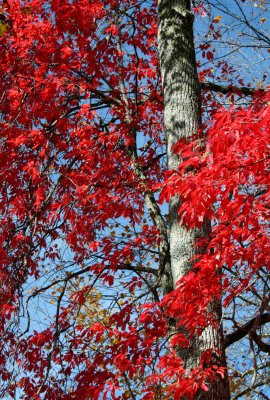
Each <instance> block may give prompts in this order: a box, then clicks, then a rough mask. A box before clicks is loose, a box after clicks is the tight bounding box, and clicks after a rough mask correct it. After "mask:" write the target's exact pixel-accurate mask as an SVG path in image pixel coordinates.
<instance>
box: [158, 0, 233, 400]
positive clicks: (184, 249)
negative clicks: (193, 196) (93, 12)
mask: <svg viewBox="0 0 270 400" xmlns="http://www.w3.org/2000/svg"><path fill="white" fill-rule="evenodd" d="M158 6H159V37H158V41H159V55H160V67H161V74H162V80H163V89H164V101H165V128H166V135H167V158H168V168H169V169H177V167H178V165H179V156H178V155H176V154H174V152H173V151H172V147H173V145H174V144H175V143H176V142H177V141H179V139H181V138H184V137H189V136H191V135H193V134H195V133H196V132H197V131H198V128H199V126H200V120H201V107H200V105H201V97H200V85H199V81H198V76H197V70H196V60H195V51H194V39H193V14H192V12H191V11H190V1H186V0H159V5H158ZM178 208H179V199H178V198H177V197H175V198H173V199H172V200H171V202H170V205H169V221H170V261H171V270H172V276H173V283H174V287H175V285H176V282H177V281H178V280H179V278H181V277H182V276H183V275H184V274H185V273H187V272H188V271H189V269H190V268H191V265H190V261H189V260H190V258H191V257H192V256H193V255H194V253H195V248H194V242H195V241H196V237H197V235H198V234H200V235H201V234H202V233H203V234H207V233H209V229H210V225H209V223H206V224H205V228H204V232H198V231H196V230H189V231H187V230H186V229H185V227H183V226H180V225H179V218H178ZM220 311H221V310H220V305H219V304H215V305H212V308H211V312H213V313H215V314H216V315H217V316H218V317H220V315H221V312H220ZM183 329H184V327H183ZM213 348H214V349H217V350H218V351H220V353H221V356H220V358H219V360H216V361H215V362H216V363H219V364H221V365H224V363H225V352H224V339H223V333H222V328H219V329H214V328H213V327H210V326H209V327H207V328H206V329H205V331H204V332H203V334H202V335H201V336H200V337H197V338H195V339H194V341H193V343H192V345H191V347H190V348H189V349H187V350H185V351H182V352H181V354H180V356H181V358H183V360H184V362H185V365H186V368H187V370H190V369H192V368H194V367H196V366H197V365H198V363H199V360H200V356H201V354H202V353H203V352H204V351H205V350H207V349H213ZM209 385H210V386H209V388H210V390H209V391H208V392H203V393H199V394H198V396H197V399H207V400H210V399H211V400H214V399H215V400H219V399H220V400H227V399H229V398H230V393H229V384H228V379H227V378H226V379H223V380H220V381H217V382H214V383H209Z"/></svg>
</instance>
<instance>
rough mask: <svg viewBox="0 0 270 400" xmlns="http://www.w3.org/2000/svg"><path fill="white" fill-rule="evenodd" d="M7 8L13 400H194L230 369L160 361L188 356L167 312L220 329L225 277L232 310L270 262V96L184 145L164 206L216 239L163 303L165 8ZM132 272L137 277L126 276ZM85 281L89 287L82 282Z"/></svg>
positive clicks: (7, 245) (7, 247)
mask: <svg viewBox="0 0 270 400" xmlns="http://www.w3.org/2000/svg"><path fill="white" fill-rule="evenodd" d="M4 3H5V4H4V7H3V9H2V11H1V15H2V20H1V21H2V22H1V24H2V25H3V27H4V33H3V35H1V38H0V39H1V44H0V51H1V64H0V78H1V79H0V94H1V101H0V116H1V121H0V129H1V139H0V219H1V227H0V243H1V247H0V253H1V261H0V283H1V285H0V306H1V312H0V332H1V338H2V341H1V357H0V374H1V378H2V382H4V383H3V385H2V386H1V394H2V397H3V396H5V395H9V396H11V397H12V398H16V395H17V394H16V390H19V391H20V393H23V396H25V397H24V398H27V399H36V400H38V399H41V398H42V399H50V400H54V399H57V400H59V399H87V398H91V399H99V398H102V397H101V396H103V398H104V399H105V398H110V399H120V398H122V399H126V398H128V394H126V391H127V390H130V391H132V390H136V385H134V388H133V387H132V388H130V387H129V385H130V384H129V382H133V381H134V382H139V385H140V386H139V389H138V390H141V393H140V394H139V395H140V396H141V395H142V396H144V397H143V398H144V399H153V398H154V396H155V394H156V393H157V392H158V393H163V394H164V396H167V397H169V396H172V395H174V398H175V399H180V398H181V396H183V395H184V394H185V395H186V397H187V399H192V398H193V396H194V394H195V393H196V391H197V390H198V389H203V390H207V389H208V388H207V382H208V381H209V380H211V379H215V378H216V377H217V376H219V377H223V374H224V368H222V367H219V366H214V367H215V368H214V367H212V368H208V367H205V365H204V364H205V363H204V362H203V361H202V362H201V364H200V365H199V366H198V367H197V368H195V369H194V370H192V371H191V372H190V374H189V375H187V373H186V371H185V369H184V367H183V364H182V361H181V360H180V359H179V358H178V357H177V356H176V354H175V353H174V352H171V353H169V354H165V353H166V351H167V350H168V347H170V346H171V347H173V346H176V347H177V346H178V347H186V346H188V341H187V339H186V338H185V337H184V336H183V335H180V334H178V335H176V336H174V338H173V339H172V342H171V345H170V346H168V345H167V339H166V333H167V331H168V326H167V316H168V314H169V316H170V317H174V318H178V319H179V320H180V321H181V323H184V324H185V326H186V327H187V328H188V329H189V331H190V332H191V333H195V332H197V333H200V332H201V330H202V329H203V328H204V327H205V326H206V325H207V324H209V323H213V324H214V323H216V321H215V320H213V318H212V316H211V315H208V313H207V306H208V304H209V302H210V301H211V300H212V299H213V298H215V297H216V298H217V297H218V296H220V292H221V288H222V284H221V278H224V285H223V287H224V291H225V292H226V299H225V303H226V304H227V303H228V302H229V301H230V300H231V299H232V297H233V296H235V295H236V294H237V293H239V291H243V290H252V286H250V285H249V283H250V280H251V278H252V276H253V274H254V273H255V272H256V271H257V270H258V269H259V268H261V267H262V266H264V265H267V264H269V256H268V255H267V254H269V226H268V225H267V221H268V220H269V206H268V205H267V204H269V203H268V202H269V173H267V172H269V125H270V113H269V111H268V103H269V95H266V96H265V97H262V98H259V99H258V100H256V101H255V102H254V104H253V105H252V106H251V107H248V108H247V109H242V108H237V107H235V108H231V109H230V110H222V111H220V112H219V113H218V114H217V115H216V117H215V121H214V123H213V126H212V128H210V129H209V130H208V132H207V135H206V136H205V137H202V138H201V139H199V140H198V139H196V140H195V141H194V142H190V143H179V145H178V146H177V148H176V149H175V150H176V151H178V152H181V155H182V157H183V162H182V163H181V165H180V167H179V172H174V173H173V174H172V173H171V174H168V179H166V186H165V187H164V189H163V190H162V193H161V201H162V200H166V201H167V200H169V198H170V197H171V196H172V195H174V194H177V195H179V194H180V196H181V198H182V205H181V208H180V219H181V222H182V223H184V224H186V225H187V226H188V227H189V228H192V227H194V226H200V225H201V224H202V222H203V220H204V217H205V216H207V217H209V218H211V219H212V220H213V231H212V236H211V237H210V238H209V240H208V242H207V252H206V254H204V255H203V256H201V257H200V258H199V260H198V261H196V263H195V265H194V270H193V271H192V272H191V273H190V274H188V275H187V276H185V277H184V278H183V279H182V281H181V282H180V283H179V287H178V288H177V289H176V290H175V291H174V292H172V293H170V294H169V295H167V296H166V297H165V298H164V299H163V300H162V301H161V302H160V301H159V296H158V294H159V292H158V289H157V286H158V284H159V282H158V284H156V281H155V283H153V282H152V281H151V279H149V275H147V274H150V273H155V275H154V276H157V275H158V270H157V265H156V260H155V259H154V257H155V250H153V249H155V246H157V245H158V243H159V241H160V238H159V235H160V232H159V230H158V229H157V228H156V227H154V226H153V225H152V222H151V220H150V218H148V215H146V213H145V204H144V195H145V193H148V192H150V191H152V190H153V188H156V187H157V186H158V185H160V182H163V178H164V169H165V167H164V165H163V163H162V162H161V159H162V157H161V154H162V153H163V151H164V133H163V124H162V107H163V106H162V95H161V88H160V79H159V78H158V77H159V72H158V67H157V65H158V61H157V52H156V47H157V46H156V24H157V18H156V7H155V5H150V6H149V5H148V8H146V7H142V6H140V5H138V2H137V1H135V0H124V1H122V2H121V7H122V8H120V9H119V1H115V0H110V1H98V0H83V1H78V2H75V1H68V0H61V1H60V0H58V1H56V0H54V1H49V0H48V1H43V0H33V1H31V2H22V1H19V0H9V1H6V2H4ZM198 12H199V10H198ZM138 27H139V28H138ZM119 38H120V39H119ZM119 40H120V42H121V43H120V45H119ZM205 50H207V51H206V53H205V57H206V58H207V59H208V60H209V61H212V59H213V52H212V51H211V50H208V49H204V51H205ZM202 74H203V73H202ZM207 74H208V73H207V72H205V75H206V76H207ZM130 93H131V95H130ZM134 132H137V135H138V136H137V138H136V136H135V134H134ZM136 140H137V142H136ZM135 144H137V149H136V152H135V153H134V146H135ZM134 160H135V161H134ZM134 164H136V168H137V169H139V170H140V172H141V171H143V172H144V177H143V178H142V177H141V176H140V177H139V178H138V174H137V175H136V168H134ZM147 218H148V219H147ZM126 225H128V226H130V227H132V230H131V229H130V230H129V228H126ZM112 226H113V228H112ZM113 229H114V230H113ZM130 232H131V233H130ZM118 235H119V237H118ZM121 235H122V236H121ZM64 246H65V248H66V249H67V250H66V252H68V257H69V258H67V256H66V252H65V251H63V247H64ZM133 264H135V265H136V266H137V271H139V272H138V273H137V274H133V275H132V277H130V275H125V276H124V277H122V275H121V271H128V272H129V273H133V272H134V271H133V270H132V267H133ZM63 265H64V266H63ZM149 265H150V267H149ZM223 265H226V266H227V267H228V268H235V266H236V265H237V266H239V268H240V269H241V270H242V271H243V274H244V275H245V279H242V278H241V279H240V278H239V280H238V281H234V283H233V284H229V282H228V281H226V279H225V274H223V275H218V274H216V271H217V270H219V269H220V268H221V267H222V266H223ZM148 267H149V268H152V271H151V270H149V268H148ZM143 268H145V270H143ZM147 268H148V270H147ZM48 269H49V273H48ZM131 271H133V272H131ZM153 271H154V272H153ZM82 276H84V284H83V285H82V286H83V287H81V286H80V282H79V283H78V281H76V279H77V278H79V277H82ZM147 279H148V280H147ZM74 281H76V282H75V283H73V282H74ZM145 281H147V282H148V286H147V285H146V287H147V290H145V293H146V294H145V293H143V291H142V287H143V285H145ZM97 282H98V284H99V287H98V284H97ZM76 285H77V286H76ZM94 285H96V286H95V287H97V288H98V290H100V292H101V293H102V295H103V294H104V290H105V289H104V288H106V289H108V293H109V295H108V296H111V297H113V300H112V301H111V302H110V305H109V300H108V299H107V298H105V296H104V298H105V300H104V303H103V311H108V314H106V312H104V314H106V315H103V317H104V318H101V316H100V314H98V312H97V314H98V315H97V316H95V317H94V316H93V317H92V316H91V315H92V314H91V313H93V315H94V311H93V309H91V304H92V303H94V300H93V299H92V298H91V297H90V299H89V296H90V294H89V293H91V290H92V288H93V287H94ZM29 288H30V289H29ZM116 292H117V295H116V294H115V293H116ZM46 293H48V297H49V299H50V300H49V302H48V301H47V300H48V299H46V297H44V299H45V300H44V299H43V300H44V302H45V303H42V304H41V305H39V303H38V300H37V299H40V298H41V299H42V297H41V295H43V294H46ZM112 293H113V295H112ZM95 295H96V294H95V293H94V295H93V296H95ZM121 295H123V299H122V297H121ZM151 296H153V297H151ZM148 297H150V300H148ZM141 299H142V300H141ZM152 299H154V300H153V301H152ZM43 300H42V301H43ZM46 301H47V302H46ZM50 301H51V304H53V302H55V308H50V307H53V306H52V305H51V306H50V305H49V304H50ZM91 302H92V303H91ZM44 304H46V306H44ZM97 304H98V302H97ZM82 306H85V309H86V311H85V310H84V311H82ZM46 307H48V309H47V311H46ZM87 307H88V308H89V309H90V311H89V310H88V311H87ZM107 309H108V310H107ZM33 310H34V311H33ZM36 310H39V311H40V317H39V320H38V316H37V315H36V313H37V311H36ZM164 310H165V312H164ZM87 312H88V314H87ZM80 313H81V314H80ZM89 314H90V316H91V317H89ZM80 318H81V320H80ZM91 318H92V319H91ZM43 324H44V325H45V327H44V325H43ZM132 380H133V381H132ZM15 381H16V385H15V383H14V382H15ZM6 382H9V384H6ZM15 386H17V389H16V387H15ZM18 388H19V389H18ZM126 388H128V389H126ZM17 393H18V392H17ZM163 398H166V397H163Z"/></svg>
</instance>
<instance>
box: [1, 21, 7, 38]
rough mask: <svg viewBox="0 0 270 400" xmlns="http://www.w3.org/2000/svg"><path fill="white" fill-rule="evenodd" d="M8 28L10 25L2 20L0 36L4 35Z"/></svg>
mask: <svg viewBox="0 0 270 400" xmlns="http://www.w3.org/2000/svg"><path fill="white" fill-rule="evenodd" d="M7 30H8V26H7V25H6V24H4V23H3V22H0V36H1V37H3V36H4V34H5V33H6V31H7Z"/></svg>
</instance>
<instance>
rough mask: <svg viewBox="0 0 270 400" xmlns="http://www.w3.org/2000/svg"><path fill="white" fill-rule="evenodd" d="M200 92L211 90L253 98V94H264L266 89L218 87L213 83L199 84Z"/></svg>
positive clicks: (231, 86)
mask: <svg viewBox="0 0 270 400" xmlns="http://www.w3.org/2000/svg"><path fill="white" fill-rule="evenodd" d="M201 88H202V90H211V91H213V92H218V93H222V94H228V93H236V94H243V95H245V96H253V95H254V93H256V92H259V93H264V92H265V91H266V89H258V88H249V87H247V86H242V87H239V86H233V85H219V84H217V83H214V82H208V81H205V82H201Z"/></svg>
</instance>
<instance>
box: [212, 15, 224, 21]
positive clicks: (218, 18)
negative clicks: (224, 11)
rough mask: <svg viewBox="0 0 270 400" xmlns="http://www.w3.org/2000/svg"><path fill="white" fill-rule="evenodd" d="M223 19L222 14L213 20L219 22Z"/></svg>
mask: <svg viewBox="0 0 270 400" xmlns="http://www.w3.org/2000/svg"><path fill="white" fill-rule="evenodd" d="M221 19H222V15H217V16H216V17H215V18H214V19H213V22H215V23H217V22H219V21H220V20H221Z"/></svg>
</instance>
